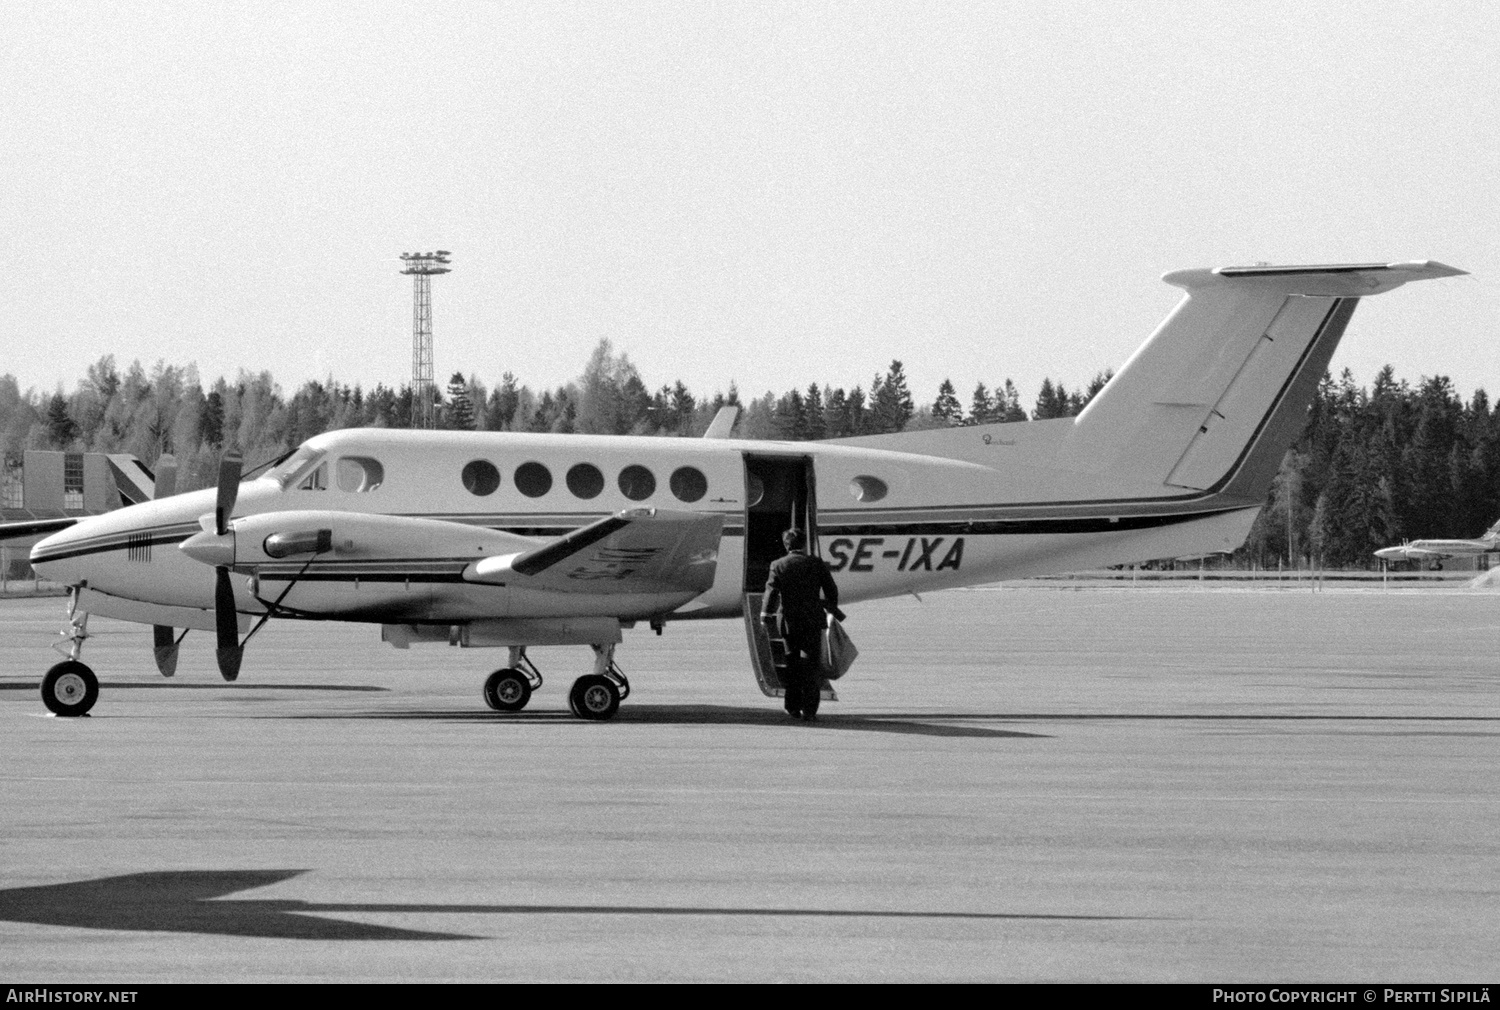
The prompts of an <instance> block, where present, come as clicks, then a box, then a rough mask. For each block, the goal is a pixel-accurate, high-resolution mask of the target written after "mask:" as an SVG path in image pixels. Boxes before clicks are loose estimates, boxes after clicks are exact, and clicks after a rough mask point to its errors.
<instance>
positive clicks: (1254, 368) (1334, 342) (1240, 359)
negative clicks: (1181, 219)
mask: <svg viewBox="0 0 1500 1010" xmlns="http://www.w3.org/2000/svg"><path fill="white" fill-rule="evenodd" d="M1461 273H1463V271H1461V270H1456V269H1454V268H1453V267H1448V266H1444V265H1443V264H1440V263H1432V262H1415V263H1392V264H1357V265H1350V266H1311V267H1223V268H1220V269H1217V270H1184V271H1179V272H1177V273H1171V274H1167V275H1166V276H1165V277H1164V278H1163V279H1164V280H1165V281H1167V282H1168V283H1169V284H1175V285H1177V286H1178V287H1181V288H1183V289H1185V290H1186V291H1187V297H1185V298H1184V299H1183V300H1182V302H1181V303H1179V304H1178V306H1177V308H1176V309H1175V310H1174V311H1173V312H1172V314H1171V315H1170V316H1168V317H1167V319H1166V321H1165V322H1163V323H1162V325H1161V326H1160V327H1159V328H1158V329H1157V331H1156V332H1155V333H1153V334H1152V335H1151V337H1150V339H1148V340H1147V341H1146V342H1145V343H1144V344H1143V345H1141V347H1140V348H1139V349H1138V350H1137V351H1136V352H1135V354H1133V355H1132V356H1131V358H1130V360H1129V361H1127V362H1126V363H1125V365H1124V366H1123V367H1122V368H1121V369H1120V370H1119V372H1117V373H1116V374H1115V376H1114V377H1113V378H1112V379H1111V380H1110V382H1109V384H1108V385H1106V386H1105V387H1104V389H1103V390H1101V391H1100V393H1099V395H1098V396H1096V397H1095V398H1094V399H1093V401H1092V402H1090V403H1089V405H1088V407H1087V408H1085V410H1084V411H1083V413H1082V414H1080V415H1079V416H1078V418H1077V419H1076V420H1075V422H1074V424H1073V428H1072V431H1071V432H1070V433H1069V436H1068V438H1067V440H1066V441H1065V443H1064V445H1063V447H1062V448H1061V450H1060V453H1059V457H1058V460H1057V465H1059V466H1062V467H1065V468H1067V469H1070V470H1079V471H1084V472H1091V473H1098V474H1101V475H1103V474H1115V475H1119V476H1128V477H1129V478H1131V480H1132V481H1133V482H1145V483H1151V484H1154V483H1158V482H1159V483H1161V484H1162V485H1165V486H1166V488H1168V489H1175V490H1178V491H1181V492H1185V493H1191V492H1193V491H1230V492H1232V493H1243V494H1245V495H1246V496H1247V497H1248V498H1251V499H1258V498H1260V497H1263V496H1264V493H1265V487H1264V485H1265V483H1266V482H1268V481H1269V480H1270V477H1271V475H1273V474H1274V473H1275V471H1276V467H1277V466H1278V465H1279V464H1280V461H1281V456H1282V454H1284V453H1285V451H1286V448H1287V446H1288V445H1289V444H1290V443H1291V442H1292V440H1294V439H1295V438H1296V437H1297V434H1298V433H1299V432H1300V431H1301V429H1302V426H1303V424H1305V422H1306V414H1307V406H1308V404H1309V403H1310V402H1311V400H1312V396H1313V394H1314V393H1315V391H1316V389H1317V384H1318V380H1319V379H1320V378H1321V377H1322V375H1323V373H1324V371H1325V370H1326V369H1327V368H1328V362H1329V359H1330V358H1331V357H1332V356H1333V352H1334V349H1335V348H1336V347H1337V346H1338V342H1339V339H1340V338H1341V337H1342V336H1343V333H1344V328H1345V327H1346V326H1347V325H1348V323H1349V319H1350V317H1351V316H1352V315H1353V313H1354V308H1355V305H1356V304H1357V303H1358V300H1359V299H1360V298H1362V297H1365V296H1367V295H1373V294H1379V293H1381V292H1383V291H1389V290H1391V289H1393V288H1396V287H1399V286H1400V285H1402V284H1404V283H1406V282H1407V281H1412V280H1422V279H1426V278H1431V277H1449V276H1453V275H1455V274H1461ZM1238 478H1242V479H1238ZM1231 485H1235V486H1231Z"/></svg>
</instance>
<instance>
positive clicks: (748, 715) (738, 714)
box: [264, 704, 1049, 739]
mask: <svg viewBox="0 0 1500 1010" xmlns="http://www.w3.org/2000/svg"><path fill="white" fill-rule="evenodd" d="M264 718H271V719H277V718H280V719H369V720H374V721H380V720H384V719H391V720H416V721H433V722H473V723H492V724H495V725H506V724H511V725H533V726H536V725H571V726H577V727H579V728H580V729H582V728H587V727H597V726H599V725H600V724H599V723H591V722H584V721H582V720H580V719H578V718H577V717H576V716H573V715H571V714H570V713H567V712H557V711H550V712H549V711H537V712H509V713H500V712H485V711H466V712H452V711H443V710H439V709H372V710H368V711H364V712H304V713H298V714H295V715H273V716H264ZM996 718H997V717H996V716H989V715H984V714H966V713H951V714H929V713H925V712H923V713H894V714H892V713H882V714H880V715H846V714H829V713H828V712H827V710H826V709H825V710H824V711H823V712H820V713H819V714H818V721H817V723H816V724H811V725H809V724H807V723H801V722H794V721H793V720H792V719H791V718H790V717H789V716H787V714H786V713H785V712H783V711H782V710H781V709H779V708H775V709H772V708H739V707H735V706H730V705H632V704H626V705H622V706H621V707H620V711H619V714H617V715H616V716H615V717H614V719H613V720H611V722H613V723H616V724H624V725H638V726H695V725H711V726H767V727H778V726H779V727H785V728H787V729H799V730H802V731H804V732H808V733H817V732H825V731H826V732H848V731H855V732H866V733H895V734H898V735H913V736H940V737H966V738H969V739H1004V738H1012V739H1014V738H1021V739H1048V738H1049V737H1048V735H1047V734H1045V733H1027V732H1023V731H1021V730H1014V729H997V728H992V727H987V726H973V725H960V724H959V723H960V722H970V723H972V722H988V721H993V720H995V719H996Z"/></svg>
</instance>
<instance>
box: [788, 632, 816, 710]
mask: <svg viewBox="0 0 1500 1010" xmlns="http://www.w3.org/2000/svg"><path fill="white" fill-rule="evenodd" d="M785 640H786V679H787V683H786V710H787V711H788V712H791V713H792V714H793V715H796V714H797V713H798V712H801V713H802V715H803V716H804V717H806V716H811V715H817V714H818V703H819V702H820V701H822V700H823V691H822V688H823V674H822V670H821V669H819V667H820V665H821V662H820V658H819V657H820V656H821V654H822V651H823V640H822V634H821V632H818V631H812V632H809V631H807V630H806V629H800V628H799V629H797V630H796V631H793V630H792V629H790V628H788V629H787V632H786V639H785Z"/></svg>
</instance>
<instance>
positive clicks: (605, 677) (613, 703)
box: [484, 645, 630, 721]
mask: <svg viewBox="0 0 1500 1010" xmlns="http://www.w3.org/2000/svg"><path fill="white" fill-rule="evenodd" d="M593 649H594V672H593V673H588V674H585V675H583V676H582V677H579V678H578V679H577V680H575V681H574V682H573V687H572V689H571V690H570V691H568V707H569V708H570V709H572V710H573V714H574V715H576V716H578V718H580V719H590V720H595V721H603V720H605V719H612V718H614V714H615V713H616V712H618V711H619V709H620V702H622V701H624V700H625V699H626V698H628V697H630V681H628V680H626V679H625V674H624V672H623V671H622V670H621V669H620V668H619V667H618V666H616V665H615V647H614V646H613V645H595V646H593ZM541 686H542V675H541V673H540V672H539V671H538V670H537V668H536V666H535V665H534V664H533V663H532V662H531V660H530V659H528V658H527V656H526V648H525V646H511V648H510V661H509V665H508V666H506V667H505V668H504V669H501V670H496V671H495V672H494V673H492V674H490V675H489V677H488V678H486V679H485V682H484V703H485V704H486V705H488V706H489V707H490V708H492V709H494V710H495V711H497V712H519V711H521V709H523V708H525V707H526V703H527V702H529V701H530V700H531V695H532V692H533V691H535V690H536V689H537V688H539V687H541Z"/></svg>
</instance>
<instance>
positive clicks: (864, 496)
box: [849, 476, 891, 503]
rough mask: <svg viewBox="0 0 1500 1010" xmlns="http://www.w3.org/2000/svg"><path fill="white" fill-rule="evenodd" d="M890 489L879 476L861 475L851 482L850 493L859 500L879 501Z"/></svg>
mask: <svg viewBox="0 0 1500 1010" xmlns="http://www.w3.org/2000/svg"><path fill="white" fill-rule="evenodd" d="M890 490H891V489H890V488H888V487H886V484H885V481H883V480H881V479H880V478H879V477H866V476H859V477H856V478H854V479H853V480H851V481H850V482H849V494H850V496H851V497H853V499H854V500H855V501H857V502H866V503H868V502H874V501H879V500H880V499H882V498H884V497H885V496H886V495H887V494H889V493H890Z"/></svg>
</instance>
